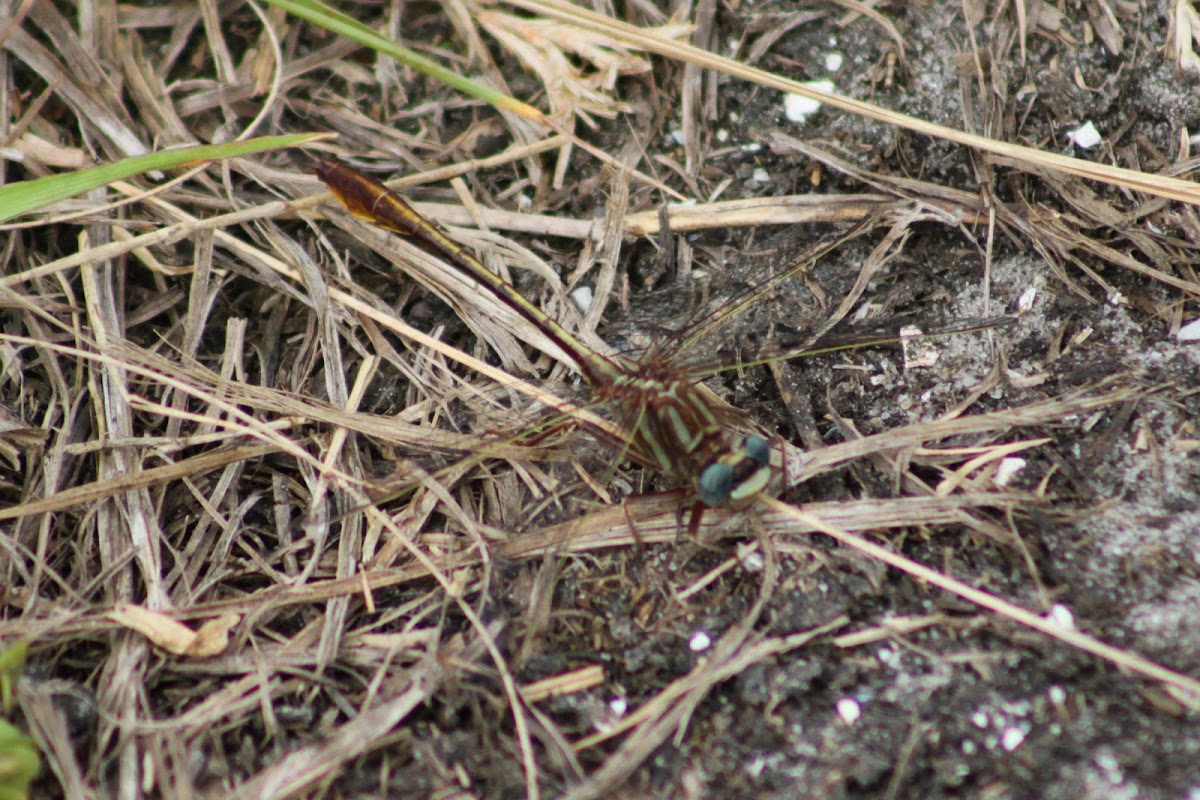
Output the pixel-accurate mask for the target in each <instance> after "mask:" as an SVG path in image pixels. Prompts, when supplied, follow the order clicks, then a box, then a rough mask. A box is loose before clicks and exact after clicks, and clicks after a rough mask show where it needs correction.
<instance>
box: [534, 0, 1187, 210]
mask: <svg viewBox="0 0 1200 800" xmlns="http://www.w3.org/2000/svg"><path fill="white" fill-rule="evenodd" d="M510 3H511V4H512V5H514V6H517V7H518V8H524V9H526V10H528V11H531V12H533V13H535V14H540V15H543V16H546V17H550V18H552V19H559V20H562V21H564V22H567V23H569V24H572V25H578V26H580V27H584V28H589V29H599V30H603V31H606V32H608V33H609V35H611V36H612V37H613V40H614V41H617V42H620V43H622V44H627V45H630V46H634V47H639V48H642V49H645V50H646V51H648V52H651V53H657V54H659V55H661V56H666V57H667V58H672V59H676V60H678V61H681V62H684V63H687V64H695V65H696V66H699V67H703V68H705V69H713V70H717V71H718V72H722V73H724V74H726V75H730V76H733V77H735V78H740V79H742V80H745V81H749V82H750V83H754V84H758V85H760V86H766V87H768V88H771V89H777V90H779V91H781V92H790V93H793V94H798V95H801V96H804V97H809V98H812V99H813V100H817V101H819V102H821V103H825V104H827V105H830V106H832V107H834V108H840V109H842V110H843V111H849V112H850V113H852V114H859V115H861V116H864V117H867V118H869V119H874V120H878V121H879V122H883V123H886V124H888V125H896V126H899V127H902V128H906V129H908V130H911V131H914V132H916V133H922V134H925V135H927V136H932V137H935V138H938V139H944V140H946V141H948V142H955V143H956V144H962V145H966V146H967V147H972V148H975V149H977V150H981V151H983V152H986V153H990V154H992V155H994V156H996V157H998V158H1000V159H1003V161H1002V163H1010V164H1013V165H1017V166H1020V167H1021V168H1022V169H1031V170H1040V169H1049V170H1054V171H1057V172H1063V173H1066V174H1068V175H1076V176H1078V177H1081V178H1087V179H1089V180H1096V181H1100V182H1102V183H1109V184H1113V185H1114V186H1120V187H1123V188H1127V189H1132V190H1134V191H1138V192H1145V193H1146V194H1150V195H1154V196H1157V197H1165V198H1169V199H1172V200H1179V201H1181V202H1184V203H1191V204H1194V205H1196V204H1200V187H1197V186H1196V185H1195V184H1194V183H1191V182H1189V181H1184V180H1180V179H1178V178H1171V177H1167V176H1162V175H1148V174H1146V173H1143V172H1138V171H1136V170H1131V169H1125V168H1121V167H1112V166H1108V165H1105V164H1095V163H1092V162H1089V161H1083V160H1080V159H1075V158H1071V157H1069V156H1063V155H1059V154H1058V153H1049V152H1046V151H1044V150H1036V149H1034V148H1031V147H1025V146H1022V145H1017V144H1012V143H1009V142H1002V141H997V140H995V139H989V138H987V137H985V136H978V135H975V134H971V133H965V132H963V131H960V130H955V129H954V128H949V127H946V126H945V125H936V124H933V123H931V122H927V121H925V120H922V119H917V118H916V117H912V116H909V115H907V114H900V113H897V112H894V111H889V110H888V109H885V108H881V107H879V106H876V105H873V104H871V103H864V102H862V101H859V100H855V99H853V98H850V97H846V96H844V95H837V94H830V93H827V92H822V91H820V90H817V89H814V88H812V87H811V86H806V85H805V84H804V83H802V82H800V81H794V80H790V79H787V78H783V77H781V76H779V75H775V74H772V73H770V72H766V71H764V70H761V69H758V68H756V67H751V66H747V65H745V64H741V63H739V62H737V61H734V60H732V59H728V58H724V57H722V56H719V55H716V54H714V53H710V52H707V51H705V50H701V49H699V48H697V47H693V46H691V45H688V44H686V43H682V42H676V41H672V40H669V39H666V38H663V37H661V36H659V35H657V34H656V33H655V32H653V31H645V30H643V29H640V28H637V27H636V26H633V25H629V24H627V23H624V22H621V21H620V20H615V19H613V18H612V17H608V16H605V15H603V14H598V13H596V12H593V11H588V10H586V9H583V8H581V7H579V6H575V5H572V4H570V3H567V2H565V0H510Z"/></svg>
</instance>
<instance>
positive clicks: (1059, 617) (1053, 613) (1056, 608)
mask: <svg viewBox="0 0 1200 800" xmlns="http://www.w3.org/2000/svg"><path fill="white" fill-rule="evenodd" d="M1046 619H1047V620H1048V621H1050V622H1052V623H1054V624H1055V625H1057V626H1058V627H1060V628H1065V629H1066V630H1069V631H1073V630H1075V615H1074V614H1072V613H1071V609H1069V608H1067V607H1066V606H1064V605H1063V604H1062V603H1055V604H1054V605H1052V606H1050V610H1049V611H1048V612H1047V613H1046Z"/></svg>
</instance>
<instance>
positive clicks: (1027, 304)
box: [1017, 286, 1037, 314]
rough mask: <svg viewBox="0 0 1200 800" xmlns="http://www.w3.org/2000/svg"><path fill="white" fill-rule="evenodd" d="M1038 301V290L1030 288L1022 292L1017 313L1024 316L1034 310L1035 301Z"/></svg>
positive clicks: (1018, 300)
mask: <svg viewBox="0 0 1200 800" xmlns="http://www.w3.org/2000/svg"><path fill="white" fill-rule="evenodd" d="M1036 299H1037V289H1035V288H1033V287H1032V286H1030V287H1029V288H1028V289H1026V290H1025V291H1023V292H1021V296H1020V297H1018V298H1017V311H1020V312H1021V313H1022V314H1025V313H1027V312H1028V311H1030V310H1031V309H1032V308H1033V301H1034V300H1036Z"/></svg>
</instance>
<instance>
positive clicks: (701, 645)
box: [688, 631, 712, 653]
mask: <svg viewBox="0 0 1200 800" xmlns="http://www.w3.org/2000/svg"><path fill="white" fill-rule="evenodd" d="M688 647H689V648H691V651H692V652H693V653H703V652H704V651H705V650H707V649H708V648H710V647H712V637H711V636H709V635H708V634H707V633H705V632H704V631H697V632H696V633H694V634H693V635H692V639H691V641H690V642H688Z"/></svg>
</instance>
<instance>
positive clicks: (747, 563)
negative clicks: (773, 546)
mask: <svg viewBox="0 0 1200 800" xmlns="http://www.w3.org/2000/svg"><path fill="white" fill-rule="evenodd" d="M737 557H738V561H740V562H741V563H742V569H744V570H746V571H747V572H762V571H763V566H765V563H766V562H765V560H764V559H763V555H762V553H761V552H760V551H759V549H758V547H757V546H756V545H753V544H750V543H748V542H743V543H742V544H739V545H738V547H737Z"/></svg>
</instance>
